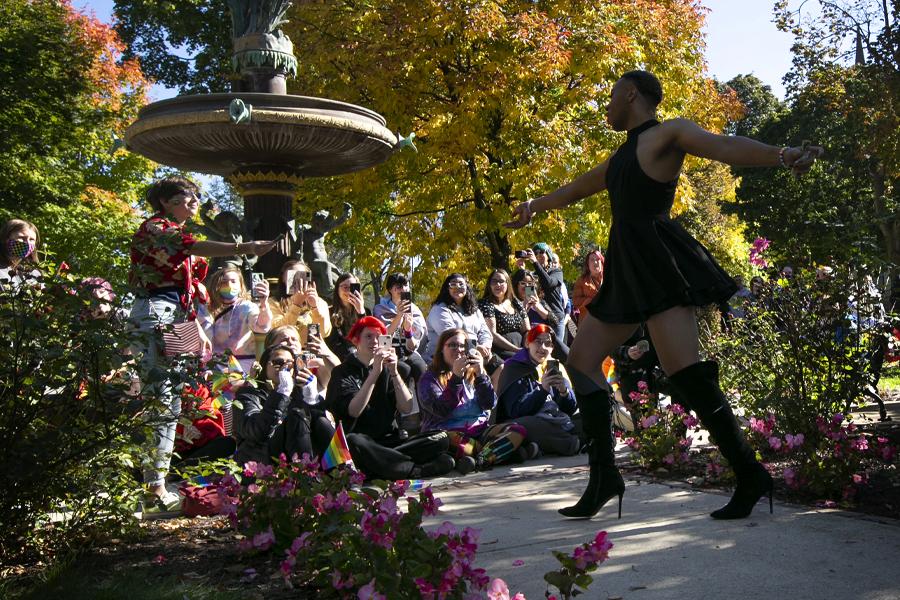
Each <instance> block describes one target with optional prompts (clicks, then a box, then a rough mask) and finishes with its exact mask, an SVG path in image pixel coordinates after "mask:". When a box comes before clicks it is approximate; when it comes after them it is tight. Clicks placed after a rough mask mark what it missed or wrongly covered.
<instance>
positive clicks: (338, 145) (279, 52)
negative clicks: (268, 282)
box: [125, 0, 411, 277]
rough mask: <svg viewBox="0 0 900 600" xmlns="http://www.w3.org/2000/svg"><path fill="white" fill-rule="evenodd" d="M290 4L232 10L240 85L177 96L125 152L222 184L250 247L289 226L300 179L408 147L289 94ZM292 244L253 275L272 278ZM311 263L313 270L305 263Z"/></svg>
mask: <svg viewBox="0 0 900 600" xmlns="http://www.w3.org/2000/svg"><path fill="white" fill-rule="evenodd" d="M291 4H292V0H229V6H230V8H231V13H232V23H233V27H234V38H233V47H234V55H233V59H232V63H233V67H234V69H235V71H236V72H237V73H239V74H240V80H239V81H238V82H236V83H235V85H234V86H233V91H232V92H231V93H226V94H199V95H191V96H178V97H176V98H171V99H168V100H162V101H160V102H154V103H153V104H150V105H148V106H146V107H144V108H143V109H142V110H141V111H140V113H139V115H138V119H137V121H135V122H134V123H133V124H132V125H131V126H130V127H129V128H128V130H127V131H126V132H125V143H126V147H127V148H128V149H129V150H131V151H133V152H137V153H139V154H142V155H143V156H146V157H147V158H149V159H151V160H154V161H156V162H158V163H161V164H165V165H169V166H172V167H175V168H178V169H183V170H186V171H195V172H199V173H208V174H211V175H221V176H223V177H225V178H226V179H227V180H228V181H229V182H230V183H231V184H232V185H233V186H234V187H235V188H236V189H237V190H238V192H239V193H240V194H241V195H242V196H243V198H244V218H245V220H246V223H251V224H254V225H253V226H252V227H253V229H252V232H251V237H252V239H258V240H268V239H274V238H276V237H278V236H279V235H281V234H282V233H285V232H286V231H287V228H288V223H289V222H290V221H291V219H292V216H291V212H292V211H291V209H292V205H293V201H294V199H295V196H296V194H297V192H298V191H299V188H300V186H301V185H302V183H303V179H304V178H306V177H324V176H329V175H339V174H342V173H350V172H353V171H358V170H360V169H365V168H368V167H372V166H374V165H377V164H379V163H381V162H384V161H385V160H387V159H388V158H389V157H390V156H391V155H392V154H393V153H394V152H395V151H396V150H397V149H398V148H400V147H402V146H403V145H406V144H407V143H409V142H410V141H411V137H410V138H407V139H400V138H398V136H397V135H395V134H394V133H392V132H391V131H390V130H389V129H387V128H386V127H385V121H384V119H383V118H382V117H381V116H380V115H378V114H377V113H375V112H373V111H371V110H368V109H366V108H362V107H360V106H355V105H353V104H347V103H344V102H337V101H335V100H328V99H324V98H312V97H306V96H295V95H291V94H288V93H287V85H286V80H287V78H288V77H291V76H294V75H296V73H297V59H296V57H295V56H294V54H293V44H291V41H290V39H288V37H287V36H286V35H284V33H283V32H282V31H281V30H280V29H279V26H280V25H281V24H282V23H284V22H285V21H284V14H285V12H286V11H287V10H288V8H289V7H290V5H291ZM290 255H291V242H290V239H289V238H288V239H285V241H284V242H282V243H281V244H279V247H278V248H277V249H276V250H275V251H273V252H270V253H269V254H267V255H266V256H263V257H261V258H260V260H259V262H258V263H257V265H256V266H255V267H254V270H256V271H262V272H264V273H265V274H266V276H267V277H275V276H277V275H278V274H279V269H280V267H281V265H282V263H283V262H284V260H286V259H287V258H288V256H290ZM307 260H310V258H309V257H308V258H307Z"/></svg>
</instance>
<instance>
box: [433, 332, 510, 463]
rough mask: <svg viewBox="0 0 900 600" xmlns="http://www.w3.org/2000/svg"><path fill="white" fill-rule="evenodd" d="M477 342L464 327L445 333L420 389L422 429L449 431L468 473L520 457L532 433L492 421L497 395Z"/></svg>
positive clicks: (456, 453)
mask: <svg viewBox="0 0 900 600" xmlns="http://www.w3.org/2000/svg"><path fill="white" fill-rule="evenodd" d="M472 342H474V340H473V339H471V338H469V337H468V334H467V333H466V332H465V331H463V330H462V329H448V330H447V331H445V332H444V333H442V334H441V336H440V338H438V343H437V351H436V352H435V354H434V358H432V359H431V366H430V368H429V369H428V371H427V372H426V373H425V375H423V376H422V379H421V380H420V381H419V389H418V392H419V406H420V407H421V409H422V428H423V429H425V430H434V429H444V430H446V431H447V433H448V434H449V436H450V444H451V447H452V448H453V450H454V458H455V459H456V469H457V471H459V472H460V473H462V474H463V475H465V474H467V473H470V472H471V471H473V470H475V469H478V470H484V469H488V468H490V467H492V466H494V465H498V464H502V463H504V462H510V461H513V460H516V461H517V460H519V458H520V456H519V454H518V451H519V449H520V447H521V446H522V442H523V441H524V440H525V437H526V435H527V431H526V430H525V428H524V427H522V426H521V425H518V424H516V423H499V424H491V422H490V421H491V412H492V410H493V409H494V407H495V406H496V404H497V394H496V393H495V392H494V386H493V384H492V383H491V379H490V377H488V375H487V372H486V371H485V368H484V359H483V358H482V356H481V354H480V353H479V352H478V351H477V350H475V345H474V343H472Z"/></svg>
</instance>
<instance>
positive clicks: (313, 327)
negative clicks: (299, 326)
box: [306, 323, 319, 344]
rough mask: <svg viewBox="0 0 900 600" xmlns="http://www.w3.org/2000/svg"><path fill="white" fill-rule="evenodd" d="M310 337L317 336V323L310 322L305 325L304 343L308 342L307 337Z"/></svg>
mask: <svg viewBox="0 0 900 600" xmlns="http://www.w3.org/2000/svg"><path fill="white" fill-rule="evenodd" d="M311 337H319V324H318V323H310V324H309V325H307V326H306V343H307V344H308V343H309V338H311Z"/></svg>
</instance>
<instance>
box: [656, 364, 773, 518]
mask: <svg viewBox="0 0 900 600" xmlns="http://www.w3.org/2000/svg"><path fill="white" fill-rule="evenodd" d="M669 380H670V381H671V382H672V384H673V385H674V386H675V387H676V388H677V389H678V391H680V392H681V393H682V394H683V396H684V400H685V401H686V402H687V403H688V404H689V405H690V407H691V408H693V410H694V412H695V413H697V416H698V417H699V418H700V422H701V423H703V426H704V427H705V428H706V430H707V431H709V433H710V434H711V435H712V438H713V441H714V442H715V443H716V445H717V446H718V447H719V450H720V451H721V452H722V456H724V457H725V458H726V459H727V460H728V464H729V465H731V468H732V469H734V475H735V479H737V486H736V487H735V490H734V495H733V496H732V497H731V500H729V502H728V504H726V505H725V506H724V507H722V508H720V509H719V510H717V511H714V512H712V513H711V514H710V516H711V517H712V518H714V519H743V518H744V517H748V516H750V513H751V512H752V511H753V507H754V506H755V505H756V503H757V502H758V501H759V499H760V498H762V497H763V496H764V495H766V494H768V495H769V512H772V488H773V482H772V476H771V475H769V472H768V471H766V469H765V467H763V466H762V465H761V464H759V462H758V461H757V460H756V453H755V452H754V451H753V448H751V447H750V444H748V443H747V438H746V437H745V436H744V432H743V431H741V427H740V425H738V422H737V419H736V418H735V416H734V413H733V412H732V411H731V406H730V405H729V404H728V399H727V398H726V397H725V394H723V393H722V389H721V388H720V387H719V365H718V363H715V362H713V361H704V362H698V363H694V364H693V365H691V366H689V367H685V368H684V369H682V370H680V371H678V372H677V373H674V374H673V375H670V376H669Z"/></svg>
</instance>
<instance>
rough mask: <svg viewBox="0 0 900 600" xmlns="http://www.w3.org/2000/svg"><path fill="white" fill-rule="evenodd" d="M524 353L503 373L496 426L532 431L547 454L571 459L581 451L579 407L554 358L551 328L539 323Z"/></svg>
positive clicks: (531, 436)
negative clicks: (507, 424)
mask: <svg viewBox="0 0 900 600" xmlns="http://www.w3.org/2000/svg"><path fill="white" fill-rule="evenodd" d="M525 342H526V344H525V348H522V349H521V350H519V351H518V352H517V353H516V354H515V355H514V356H513V357H512V358H509V359H507V360H506V362H505V363H504V366H503V372H502V373H501V374H500V385H499V389H498V392H499V402H498V404H497V422H498V423H505V422H508V421H513V422H515V423H518V424H519V425H522V426H523V427H524V428H525V429H526V430H527V431H528V442H534V443H536V444H537V445H538V446H539V447H540V449H541V451H542V452H545V453H548V454H561V455H563V456H572V455H574V454H577V453H578V451H579V449H580V448H581V446H582V444H581V439H580V436H579V428H578V427H577V426H576V423H575V421H574V420H573V419H572V416H573V415H574V414H575V410H576V409H577V404H576V403H575V394H574V393H573V392H572V384H571V383H570V382H569V376H568V374H567V373H566V368H565V367H564V366H563V365H562V364H560V363H559V362H558V361H555V360H554V359H552V358H551V354H552V353H553V348H554V345H555V340H554V333H553V330H552V329H550V326H548V325H545V324H543V323H542V324H538V325H535V326H534V327H532V328H531V329H530V330H529V331H528V334H527V335H526V336H525Z"/></svg>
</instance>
